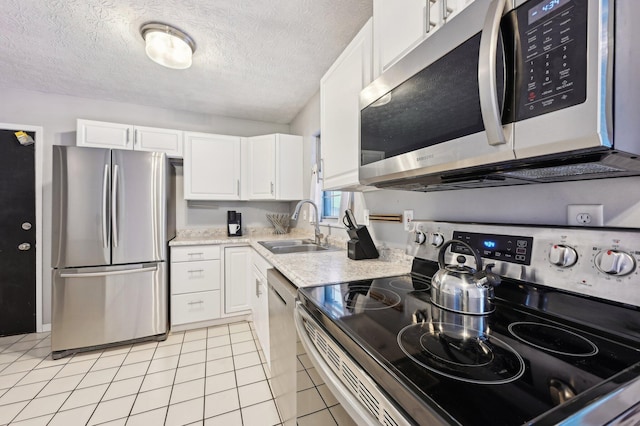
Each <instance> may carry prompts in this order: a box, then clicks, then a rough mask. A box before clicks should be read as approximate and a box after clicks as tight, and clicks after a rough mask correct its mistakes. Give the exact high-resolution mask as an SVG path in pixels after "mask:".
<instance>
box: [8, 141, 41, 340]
mask: <svg viewBox="0 0 640 426" xmlns="http://www.w3.org/2000/svg"><path fill="white" fill-rule="evenodd" d="M18 130H20V129H16V130H3V129H0V336H6V335H12V334H22V333H33V332H35V331H36V195H35V144H31V145H26V146H24V145H21V144H20V143H19V142H18V139H17V138H16V135H15V132H16V131H18ZM26 133H27V134H29V135H30V136H31V137H32V138H34V139H35V133H34V132H26Z"/></svg>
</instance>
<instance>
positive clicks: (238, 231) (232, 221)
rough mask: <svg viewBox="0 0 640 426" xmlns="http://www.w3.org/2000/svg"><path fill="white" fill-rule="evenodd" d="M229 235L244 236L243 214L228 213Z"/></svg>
mask: <svg viewBox="0 0 640 426" xmlns="http://www.w3.org/2000/svg"><path fill="white" fill-rule="evenodd" d="M227 235H228V236H230V237H241V236H242V213H237V212H236V211H235V210H229V211H227Z"/></svg>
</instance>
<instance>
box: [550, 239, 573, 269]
mask: <svg viewBox="0 0 640 426" xmlns="http://www.w3.org/2000/svg"><path fill="white" fill-rule="evenodd" d="M577 261H578V253H577V252H576V251H575V249H573V248H572V247H569V246H564V245H562V244H554V245H553V246H551V250H550V251H549V262H551V264H553V265H556V266H559V267H561V268H568V267H570V266H573V265H575V264H576V262H577Z"/></svg>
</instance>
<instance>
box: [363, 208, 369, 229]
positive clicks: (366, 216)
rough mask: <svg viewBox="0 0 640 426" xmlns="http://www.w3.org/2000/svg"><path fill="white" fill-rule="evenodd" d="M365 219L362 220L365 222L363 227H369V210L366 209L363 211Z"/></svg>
mask: <svg viewBox="0 0 640 426" xmlns="http://www.w3.org/2000/svg"><path fill="white" fill-rule="evenodd" d="M362 213H363V215H364V217H363V219H362V221H363V222H364V223H363V225H364V226H369V209H364V210H363V211H362Z"/></svg>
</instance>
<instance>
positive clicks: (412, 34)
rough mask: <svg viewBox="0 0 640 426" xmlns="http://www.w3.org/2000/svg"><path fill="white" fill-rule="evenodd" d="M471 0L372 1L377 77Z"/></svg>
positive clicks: (375, 71)
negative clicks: (400, 3) (399, 4)
mask: <svg viewBox="0 0 640 426" xmlns="http://www.w3.org/2000/svg"><path fill="white" fill-rule="evenodd" d="M472 2H473V0H404V1H403V2H402V7H398V2H397V1H394V0H373V32H374V33H373V49H374V53H373V55H374V58H373V63H374V74H375V77H377V76H378V75H379V74H382V73H383V72H384V71H386V70H387V69H388V68H389V67H391V66H392V65H393V64H394V63H396V62H397V61H398V59H400V58H401V57H402V56H404V55H405V54H406V53H408V52H409V51H411V49H413V48H414V47H415V46H417V45H418V44H419V43H420V42H421V41H422V40H424V39H425V38H427V37H429V36H430V35H431V34H433V33H434V32H436V31H437V30H438V29H439V28H441V27H442V25H444V24H445V23H446V22H447V21H448V20H450V19H451V18H453V17H454V16H455V15H456V14H458V12H460V11H461V10H462V9H464V8H465V7H466V6H468V5H469V4H470V3H472Z"/></svg>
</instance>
